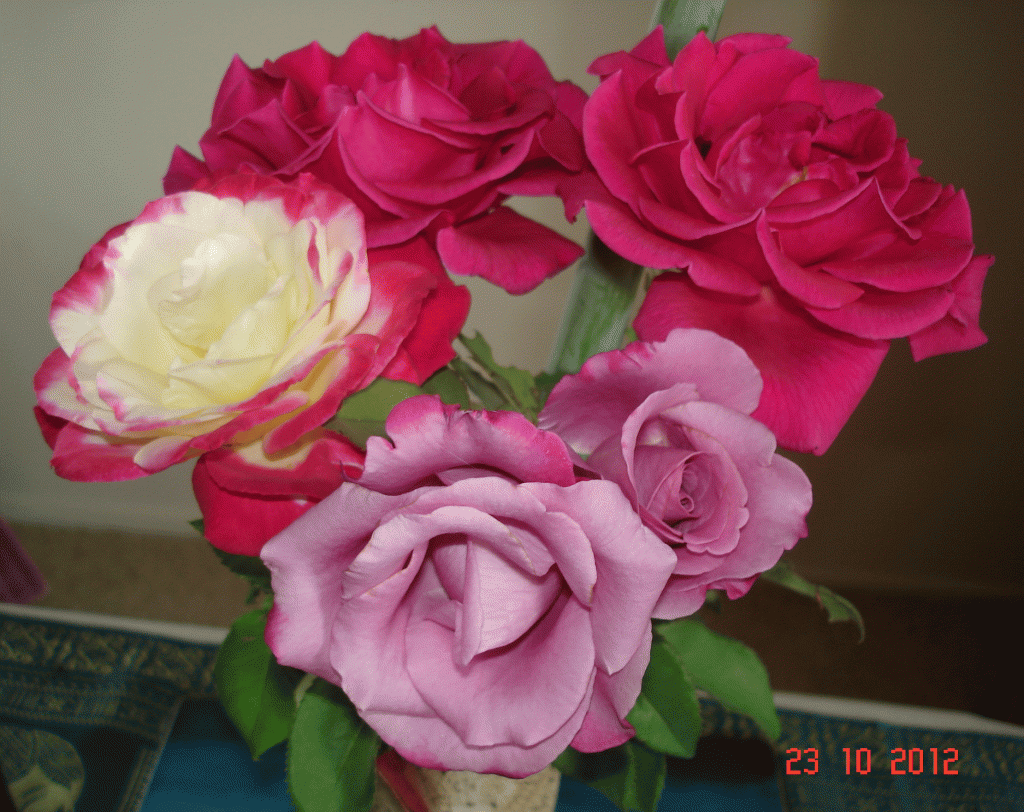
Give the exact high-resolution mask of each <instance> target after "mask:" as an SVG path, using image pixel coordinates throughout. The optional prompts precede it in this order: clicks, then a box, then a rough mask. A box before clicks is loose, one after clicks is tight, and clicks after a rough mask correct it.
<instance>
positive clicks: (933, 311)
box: [807, 288, 953, 340]
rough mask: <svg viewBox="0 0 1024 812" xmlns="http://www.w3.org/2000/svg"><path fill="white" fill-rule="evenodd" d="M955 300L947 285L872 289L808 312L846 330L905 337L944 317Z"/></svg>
mask: <svg viewBox="0 0 1024 812" xmlns="http://www.w3.org/2000/svg"><path fill="white" fill-rule="evenodd" d="M952 304H953V293H952V291H950V290H947V289H945V288H926V289H925V290H917V291H914V292H912V293H901V294H890V293H886V292H885V291H874V290H868V291H865V293H864V295H863V296H861V297H860V298H859V299H857V300H856V301H855V302H851V303H850V304H848V305H846V306H844V307H840V308H837V309H835V310H828V309H818V308H814V307H808V308H807V312H808V313H810V314H811V315H812V316H814V317H815V318H816V319H817V320H818V321H820V322H821V323H822V324H825V325H827V326H829V327H833V328H835V329H836V330H840V331H842V332H844V333H849V334H851V335H854V336H857V337H860V338H867V339H878V340H886V339H891V338H904V337H905V336H908V335H910V334H912V333H916V332H918V331H919V330H923V329H925V328H926V327H927V326H929V325H930V324H934V323H935V322H937V321H939V320H940V319H941V318H943V316H945V314H946V313H948V312H949V308H950V307H951V306H952Z"/></svg>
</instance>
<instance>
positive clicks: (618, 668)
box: [36, 2, 992, 810]
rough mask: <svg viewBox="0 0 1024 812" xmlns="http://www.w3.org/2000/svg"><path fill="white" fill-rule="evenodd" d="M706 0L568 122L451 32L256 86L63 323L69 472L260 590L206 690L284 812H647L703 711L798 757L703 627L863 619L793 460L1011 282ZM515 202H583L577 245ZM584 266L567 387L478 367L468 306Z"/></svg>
mask: <svg viewBox="0 0 1024 812" xmlns="http://www.w3.org/2000/svg"><path fill="white" fill-rule="evenodd" d="M722 5H723V3H722V2H717V3H703V4H690V6H691V7H692V8H691V7H687V8H684V9H683V10H682V11H681V12H675V11H673V10H672V4H671V3H670V4H667V5H666V7H663V8H661V9H660V10H659V13H658V15H659V16H658V18H657V21H658V22H659V23H660V25H658V26H657V27H656V28H655V29H654V31H653V32H652V33H651V34H650V35H649V36H648V37H647V38H645V39H644V40H643V41H642V42H640V43H639V44H637V45H636V46H635V47H633V48H632V49H631V50H630V51H628V52H625V51H624V52H618V53H613V54H608V55H605V56H602V57H600V58H598V59H597V60H596V61H595V62H594V63H593V64H592V66H591V68H590V70H591V72H592V73H594V74H596V75H597V76H599V77H600V80H601V81H600V85H599V86H598V87H597V89H596V90H595V91H594V93H593V94H592V95H591V96H590V97H589V98H588V97H587V95H586V94H585V93H584V92H583V91H582V90H581V89H580V88H578V87H576V86H575V85H573V84H571V83H568V82H559V81H556V80H555V79H554V78H553V77H552V76H551V74H550V72H549V71H548V69H547V67H546V66H545V65H544V63H543V61H542V60H541V58H540V56H539V55H538V54H537V53H536V52H535V51H533V50H532V49H530V48H529V47H528V46H526V45H525V44H523V43H522V42H491V43H476V44H465V45H463V44H455V43H451V42H449V41H447V40H446V39H445V38H444V37H443V36H442V35H441V33H440V32H439V31H438V30H437V29H436V28H430V29H424V30H423V31H421V32H420V33H419V34H417V35H415V36H412V37H409V38H407V39H403V40H390V39H386V38H383V37H379V36H374V35H371V34H364V35H362V36H361V37H359V38H358V39H356V40H355V41H354V42H353V43H352V45H351V46H350V47H349V48H348V50H347V51H345V53H343V54H341V55H340V56H335V55H333V54H330V53H328V52H326V51H325V50H323V49H322V48H321V47H320V46H319V45H318V44H316V43H313V44H311V45H308V46H306V47H304V48H301V49H299V50H297V51H294V52H292V53H288V54H285V55H284V56H282V57H281V58H279V59H277V60H276V61H273V62H270V61H268V62H266V63H265V64H264V65H263V66H262V67H261V68H250V67H248V66H246V65H245V64H244V63H243V62H242V61H241V60H239V59H238V58H237V57H236V58H235V60H234V61H233V62H232V64H231V66H230V68H229V69H228V72H227V75H226V76H225V78H224V80H223V83H222V85H221V88H220V92H219V93H218V95H217V99H216V102H215V104H214V109H213V116H212V124H211V127H210V129H209V130H208V131H207V132H206V133H205V135H203V137H202V139H201V140H200V147H201V150H202V159H200V158H197V157H195V156H193V155H191V154H189V153H187V152H185V151H182V150H180V149H179V150H177V151H176V152H175V154H174V155H173V156H172V158H171V162H170V168H169V169H168V172H167V174H166V176H165V178H164V187H165V192H166V196H165V197H162V198H160V199H159V200H156V201H154V202H151V203H149V204H148V205H147V206H146V207H145V208H144V209H143V211H142V213H141V214H140V215H139V216H138V217H137V218H136V219H135V220H133V221H132V222H130V223H125V224H122V225H120V226H117V227H115V228H113V229H112V230H111V231H109V232H108V233H107V234H106V235H105V236H104V237H103V239H102V240H101V241H100V242H99V243H97V244H96V245H95V246H94V247H93V248H92V249H91V250H90V251H89V252H88V253H87V254H86V256H85V258H84V260H83V261H82V265H81V268H80V269H79V271H78V272H77V274H75V275H74V276H73V277H72V279H71V280H70V281H69V282H68V283H67V285H66V286H65V287H64V288H62V289H61V290H60V291H58V292H57V293H56V294H55V296H54V299H53V305H52V310H51V325H52V327H53V331H54V334H55V336H56V337H57V340H58V342H59V344H60V348H59V349H57V350H55V351H54V352H53V353H52V354H51V355H50V356H49V357H48V358H47V359H46V360H45V362H44V363H43V365H42V367H41V369H40V370H39V372H38V374H37V376H36V389H37V394H38V402H39V406H38V408H37V416H38V420H39V424H40V427H41V428H42V431H43V434H44V435H45V437H46V440H47V442H48V443H49V445H50V446H51V448H52V449H53V465H54V467H55V468H56V470H57V472H58V473H59V474H60V475H61V476H64V477H67V478H70V479H78V480H90V481H111V480H121V479H129V478H134V477H141V476H145V475H147V474H150V473H153V472H155V471H159V470H162V469H164V468H166V467H168V466H170V465H174V464H177V463H181V462H186V461H194V462H195V467H194V472H193V484H194V489H195V495H196V498H197V501H198V504H199V507H200V508H201V511H202V516H203V519H202V522H199V523H197V525H198V526H199V527H200V529H201V530H202V532H203V533H204V534H205V536H206V538H207V539H208V540H209V541H210V542H211V543H212V544H213V545H214V546H215V547H216V548H217V549H218V550H219V551H220V553H221V556H222V559H223V561H224V563H225V564H227V565H228V566H229V567H231V568H232V569H234V570H235V571H237V572H239V573H240V574H242V575H244V576H245V577H247V578H248V579H249V580H250V582H251V583H252V585H253V588H254V599H255V597H256V596H258V595H259V594H262V595H263V600H262V602H261V604H260V606H259V608H257V609H255V610H253V611H252V612H250V613H248V614H246V615H244V616H242V617H241V618H240V619H239V620H238V622H237V623H236V624H235V626H234V627H233V629H232V630H231V632H230V634H229V636H228V638H227V640H226V641H225V643H224V645H223V647H222V649H221V654H220V657H219V660H218V665H217V680H218V686H219V689H220V693H221V697H222V700H223V702H224V704H225V707H226V708H227V710H228V712H229V714H230V715H231V716H232V718H233V720H234V721H235V723H236V724H237V726H238V727H239V730H240V731H241V732H242V734H243V735H244V737H245V739H246V741H247V742H248V744H249V746H250V748H251V750H252V753H253V756H254V757H258V756H259V755H260V754H262V753H263V752H265V751H266V750H267V749H268V748H270V747H272V746H274V745H275V744H278V743H280V742H282V741H284V740H286V739H287V740H288V748H289V753H288V771H289V783H290V787H291V791H292V794H293V797H294V799H295V801H296V803H297V804H298V806H299V807H300V808H301V809H304V810H314V809H339V808H344V809H354V810H364V809H367V808H369V806H370V804H371V802H372V798H373V787H374V775H375V771H376V770H377V769H381V770H382V771H383V772H384V773H385V774H388V773H389V769H388V768H387V764H389V763H390V764H392V765H393V760H394V759H395V758H396V757H401V759H405V760H407V761H408V762H411V763H413V764H415V765H419V766H420V767H426V768H433V769H439V770H469V771H474V772H478V773H498V774H502V775H506V776H512V777H521V776H527V775H531V774H533V773H536V772H538V771H540V770H542V769H543V768H545V767H546V766H547V765H550V764H552V763H554V764H555V765H556V766H557V767H558V768H559V769H560V770H562V771H563V772H566V773H568V774H572V775H575V776H577V777H580V778H582V779H584V780H587V781H589V782H591V783H593V784H594V785H595V786H598V787H599V788H600V789H602V790H603V791H605V792H606V793H607V794H608V795H609V796H610V797H612V798H613V799H614V800H615V801H616V802H618V803H619V805H620V806H622V807H623V808H630V807H635V808H642V809H645V810H653V809H654V807H655V806H656V804H657V800H658V793H659V791H660V786H661V782H662V781H663V779H664V770H665V757H666V755H671V756H683V757H685V756H689V755H692V754H693V750H694V747H695V743H696V739H697V737H698V734H699V731H700V715H699V705H698V700H697V692H698V690H704V691H707V692H709V693H711V694H713V695H715V696H716V697H718V698H719V699H720V700H722V701H723V702H725V703H727V704H728V705H730V706H731V707H733V708H735V709H738V710H739V711H741V712H744V713H747V714H749V715H750V716H752V717H753V718H754V719H755V720H756V721H757V722H758V724H759V725H760V726H761V727H762V728H763V729H764V730H765V732H766V734H767V735H769V736H771V735H773V734H774V735H777V733H778V721H777V718H776V717H775V712H774V709H773V707H772V699H771V692H770V689H769V686H768V681H767V677H766V675H765V673H764V669H763V668H762V667H761V665H760V663H759V661H758V660H757V658H756V656H755V655H754V654H753V653H752V652H751V651H749V650H748V649H746V648H745V647H743V646H742V645H741V644H739V643H738V642H736V641H732V640H729V639H727V638H724V637H721V636H718V635H715V634H713V633H711V632H710V631H709V630H707V629H706V628H705V627H704V626H703V625H702V624H700V623H699V622H698V621H697V620H695V619H694V618H693V615H694V614H695V613H696V612H697V610H698V609H699V608H700V607H701V606H702V605H703V604H704V603H705V601H708V600H717V599H720V597H721V595H722V594H723V593H724V595H726V596H728V598H731V599H736V598H739V597H741V596H742V595H744V594H745V593H746V592H747V590H749V589H750V587H751V585H752V584H753V583H754V581H755V580H756V579H757V578H758V577H759V576H764V577H767V578H771V579H775V580H777V581H779V582H782V583H784V584H786V585H788V586H791V587H793V588H795V589H798V590H802V591H807V592H814V594H817V595H818V596H819V598H821V599H822V600H824V601H825V602H826V606H827V608H829V609H830V610H831V611H833V612H834V613H835V615H836V616H837V617H843V616H849V617H855V610H852V608H851V607H849V606H848V605H847V604H845V603H844V602H843V601H842V600H841V599H839V598H838V597H837V596H832V595H831V594H830V593H828V592H827V591H825V590H821V589H820V588H818V589H816V588H814V587H812V586H811V585H809V584H807V583H806V582H805V581H803V580H802V579H800V578H799V577H798V576H796V575H795V574H794V573H792V572H791V571H789V570H788V569H786V568H785V567H784V566H783V565H780V564H779V560H780V556H781V555H782V553H783V552H784V551H786V550H788V549H790V548H792V547H793V546H794V545H795V544H796V542H797V541H798V540H799V539H800V538H802V537H803V536H804V535H805V534H806V527H805V517H806V515H807V513H808V511H809V509H810V506H811V486H810V483H809V481H808V479H807V477H806V476H805V475H804V474H803V472H802V471H801V470H800V468H799V467H798V466H797V465H796V464H795V463H793V462H792V461H790V460H789V459H787V458H784V457H782V456H780V455H779V454H778V453H776V446H777V444H779V445H781V446H783V447H784V448H789V449H792V450H796V451H813V452H814V453H817V454H822V453H824V452H825V450H826V449H827V448H828V446H829V444H830V443H831V442H832V440H833V439H834V438H835V437H836V435H837V434H838V432H839V431H840V429H841V428H842V426H843V424H844V423H845V422H846V420H847V418H848V417H849V416H850V414H851V412H852V411H853V409H854V408H855V407H856V405H857V403H858V402H859V400H860V399H861V397H862V396H863V395H864V393H865V391H866V390H867V388H868V386H869V385H870V383H871V381H872V379H873V377H874V375H875V373H876V371H877V370H878V368H879V365H880V364H881V361H882V359H883V357H884V356H885V354H886V352H887V350H888V347H889V343H890V341H891V340H892V339H894V338H901V337H907V338H909V341H910V345H911V348H912V350H913V353H914V356H915V358H918V359H920V358H924V357H927V356H930V355H934V354H937V353H943V352H949V351H954V350H962V349H968V348H971V347H975V346H977V345H979V344H981V343H983V342H984V340H985V338H984V335H983V334H982V333H981V331H980V329H979V327H978V314H979V309H980V296H981V286H982V282H983V279H984V276H985V273H986V270H987V268H988V267H989V265H990V264H991V262H992V259H991V257H986V256H975V254H974V245H973V242H972V236H971V223H970V213H969V210H968V206H967V202H966V199H965V197H964V195H963V193H962V192H957V191H955V190H954V189H953V188H951V187H948V186H942V185H940V184H938V183H936V182H935V181H933V180H931V179H930V178H927V177H923V176H921V175H920V174H919V172H918V169H917V168H918V165H919V162H918V161H916V160H915V159H913V158H911V157H910V154H909V152H908V150H907V146H906V143H905V141H904V140H902V139H900V138H898V137H897V135H896V130H895V125H894V123H893V121H892V119H891V118H890V117H889V116H888V115H887V114H886V113H884V112H882V111H880V110H878V109H877V108H876V103H877V102H878V100H879V98H880V94H879V93H878V92H877V91H876V90H874V89H873V88H870V87H866V86H863V85H857V84H852V83H847V82H839V81H827V80H823V79H821V78H820V77H819V75H818V69H817V62H816V60H815V59H813V58H812V57H810V56H807V55H804V54H801V53H798V52H796V51H793V50H791V49H789V48H788V47H787V45H788V40H786V39H785V38H783V37H780V36H772V35H767V34H742V35H736V36H731V37H728V38H726V39H723V40H721V41H719V42H714V41H713V39H712V37H713V35H714V30H715V27H716V26H717V21H718V17H719V16H720V14H721V8H722ZM694 9H697V10H696V11H695V10H694ZM516 195H530V196H542V195H543V196H550V195H554V196H557V197H558V198H559V199H560V200H561V201H562V203H563V204H564V208H565V214H566V216H567V218H569V219H570V220H571V219H574V218H575V217H576V216H577V214H578V213H579V212H580V211H581V210H583V209H585V210H586V215H587V218H588V220H589V222H590V225H591V227H592V228H593V231H594V234H595V236H594V238H593V239H592V241H591V243H590V245H589V246H588V250H587V251H586V252H584V251H583V249H581V248H580V247H579V246H577V245H576V244H575V243H573V242H571V241H569V240H567V239H566V238H565V237H563V236H561V235H559V234H558V233H556V232H554V231H552V230H550V229H549V228H547V227H545V226H543V225H541V224H539V223H537V222H535V221H533V220H531V219H528V218H527V217H525V216H523V215H521V214H519V213H517V212H516V211H515V210H513V209H512V208H510V207H509V206H508V205H507V200H508V199H509V198H510V197H512V196H516ZM584 253H585V255H584ZM581 256H582V259H581ZM577 260H580V262H579V264H578V267H577V270H576V274H577V279H576V285H575V288H574V290H573V294H572V299H571V301H570V303H569V307H568V309H567V311H566V315H565V318H564V321H563V326H562V330H561V333H560V337H559V339H558V344H557V346H556V348H555V352H554V356H553V360H552V364H551V367H550V369H549V370H548V371H546V372H543V373H540V374H531V373H529V372H526V371H523V370H519V369H515V368H512V367H506V366H503V365H501V364H499V363H497V362H496V361H495V359H494V356H493V355H492V351H491V349H490V347H489V346H488V345H487V343H486V342H485V341H484V339H483V338H481V337H480V336H475V337H468V336H465V335H462V334H461V332H460V331H461V328H462V325H463V323H464V321H465V318H466V315H467V312H468V309H469V305H470V301H469V298H470V297H469V294H468V292H467V290H466V289H465V288H463V287H461V286H459V285H457V284H455V283H454V282H453V281H452V278H451V277H452V275H455V276H461V275H477V276H482V277H484V278H485V279H487V280H489V281H490V282H493V283H494V284H496V285H498V286H500V287H502V288H503V289H505V290H506V291H508V292H509V293H511V294H518V293H523V292H526V291H528V290H531V289H532V288H534V287H536V286H537V285H538V284H539V283H540V282H541V281H543V280H544V279H546V278H548V277H550V276H551V275H553V274H555V273H557V272H559V271H561V270H562V269H564V268H566V267H568V266H569V265H571V264H573V263H574V262H576V261H577ZM396 754H397V755H396ZM389 759H390V761H389ZM378 764H381V765H384V766H383V767H378ZM390 775H391V778H392V779H395V770H394V769H390ZM386 777H387V776H386ZM395 780H396V781H397V779H395Z"/></svg>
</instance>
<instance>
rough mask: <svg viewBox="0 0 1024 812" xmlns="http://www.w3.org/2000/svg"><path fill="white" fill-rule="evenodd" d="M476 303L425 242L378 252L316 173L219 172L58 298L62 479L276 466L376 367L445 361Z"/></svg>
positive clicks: (392, 370)
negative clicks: (243, 461) (228, 457)
mask: <svg viewBox="0 0 1024 812" xmlns="http://www.w3.org/2000/svg"><path fill="white" fill-rule="evenodd" d="M438 291H442V292H443V295H441V296H433V297H432V296H431V294H433V293H436V292H438ZM467 308H468V295H467V294H466V292H465V291H464V290H463V289H457V288H454V286H452V285H451V283H450V281H449V280H448V278H447V276H446V275H445V274H444V272H443V270H442V269H441V267H440V266H439V265H438V263H437V259H436V256H435V255H434V254H433V252H432V251H430V250H429V248H428V247H427V246H425V245H424V244H422V242H421V243H419V244H415V243H414V244H410V245H409V246H406V247H403V248H402V249H401V250H399V249H383V250H380V251H376V252H373V254H372V255H371V257H370V261H369V262H368V261H367V253H366V248H365V240H364V232H363V224H362V218H361V216H360V213H359V211H358V209H357V208H356V207H355V205H354V204H353V203H352V202H351V201H350V200H348V199H347V198H345V197H343V196H341V195H340V194H339V193H338V192H336V191H334V190H333V189H331V188H329V187H326V186H324V185H323V184H321V183H319V182H318V181H316V180H315V179H313V178H312V177H310V176H306V175H303V176H300V177H298V178H297V179H296V180H295V181H293V182H291V183H289V184H285V183H282V182H281V181H278V180H276V179H273V178H270V177H265V176H260V175H254V174H245V175H237V176H228V177H224V178H221V179H219V180H214V181H210V182H207V183H203V184H200V186H199V188H198V189H197V190H196V191H190V192H183V193H180V194H176V195H171V196H169V197H165V198H162V199H160V200H157V201H155V202H152V203H149V204H147V206H146V207H145V208H144V209H143V211H142V214H140V215H139V217H138V218H136V219H135V220H134V221H132V222H131V223H126V224H123V225H121V226H118V227H116V228H114V229H112V230H111V231H109V232H108V233H107V234H106V236H104V238H103V239H102V240H101V241H100V242H99V243H97V244H96V245H95V246H93V248H92V249H91V250H90V251H89V253H88V254H86V256H85V258H84V259H83V260H82V265H81V268H80V269H79V270H78V272H77V273H76V274H75V275H74V276H73V277H72V278H71V280H70V281H69V282H68V283H67V285H65V286H64V287H63V288H62V289H61V290H59V291H58V292H57V293H56V294H55V295H54V297H53V305H52V307H51V310H50V324H51V327H52V328H53V332H54V335H55V336H56V338H57V341H58V343H59V344H60V348H59V349H57V350H55V351H54V352H53V353H51V354H50V356H49V357H48V358H47V359H46V360H45V361H44V362H43V364H42V366H41V368H40V369H39V371H38V372H37V374H36V378H35V387H36V394H37V397H38V402H39V405H38V406H37V408H36V416H37V418H38V420H39V424H40V427H41V428H42V430H43V434H44V436H45V438H46V440H47V442H48V443H49V445H50V446H51V448H53V451H54V454H53V465H54V467H55V468H56V470H57V473H58V474H60V475H61V476H64V477H67V478H69V479H79V480H91V481H110V480H119V479H131V478H135V477H140V476H145V475H147V474H150V473H153V472H155V471H159V470H161V469H163V468H166V467H167V466H169V465H172V464H174V463H177V462H180V461H182V460H184V459H187V458H190V457H194V456H198V455H199V454H200V453H202V452H204V451H208V450H212V449H215V448H220V447H222V446H237V447H242V446H252V445H253V444H254V443H256V442H259V446H258V448H259V454H260V455H262V456H263V457H264V458H265V462H266V463H267V464H269V465H273V464H274V458H276V457H279V456H288V455H290V454H295V453H297V446H298V445H299V444H301V443H302V442H303V438H304V436H305V435H307V434H308V433H309V432H311V431H313V430H314V429H316V428H317V427H318V426H320V425H322V424H323V423H324V422H326V421H327V420H328V419H329V418H331V417H332V416H333V415H334V414H335V412H336V411H337V409H338V406H339V404H340V402H341V401H342V400H343V399H344V398H345V397H346V396H347V395H348V394H350V393H351V392H354V391H356V390H358V389H360V388H362V387H364V386H366V385H367V384H368V383H370V382H371V381H372V380H374V379H375V378H376V377H377V376H379V375H382V374H384V375H388V376H389V377H397V378H402V379H404V380H409V381H412V382H416V383H421V382H422V378H423V377H424V376H425V375H428V374H430V373H431V372H433V371H434V370H436V369H437V368H439V367H440V366H442V365H443V364H445V363H447V362H448V360H450V359H451V357H452V356H453V351H452V349H451V340H452V338H453V337H454V335H455V334H456V333H457V332H458V329H459V327H460V326H461V324H462V321H463V319H464V318H465V314H466V310H467ZM442 339H443V340H442ZM253 453H255V452H253ZM250 459H252V454H250Z"/></svg>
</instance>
